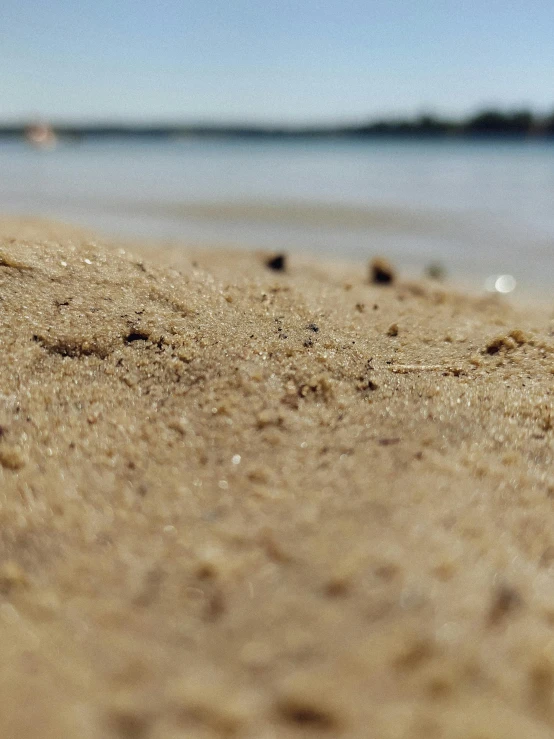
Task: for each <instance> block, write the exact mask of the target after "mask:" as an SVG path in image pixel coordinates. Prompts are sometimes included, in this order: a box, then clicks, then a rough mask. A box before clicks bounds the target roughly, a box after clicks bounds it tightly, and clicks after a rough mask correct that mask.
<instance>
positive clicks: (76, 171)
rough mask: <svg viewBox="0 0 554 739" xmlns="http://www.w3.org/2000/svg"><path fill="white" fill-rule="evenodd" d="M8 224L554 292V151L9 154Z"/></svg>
mask: <svg viewBox="0 0 554 739" xmlns="http://www.w3.org/2000/svg"><path fill="white" fill-rule="evenodd" d="M0 212H4V213H19V214H30V215H47V216H51V217H54V218H57V219H62V220H66V221H72V222H76V223H82V224H84V225H87V226H93V227H96V228H99V229H101V230H103V231H104V232H106V233H109V234H116V235H123V236H139V237H148V238H151V237H155V238H157V239H160V240H164V241H168V240H169V241H182V242H184V243H186V242H189V243H190V242H194V243H196V244H198V243H203V244H220V245H237V246H245V245H246V246H249V247H256V248H258V247H261V248H271V249H287V250H288V251H289V252H311V253H315V254H320V255H322V256H325V257H330V256H331V257H336V258H340V259H354V260H361V259H363V260H366V259H367V258H368V256H369V255H372V254H382V255H384V256H387V257H389V258H391V259H392V260H393V261H395V262H396V263H398V264H399V265H400V266H401V267H403V268H404V269H405V270H407V271H410V272H413V271H419V270H421V269H422V268H423V267H424V266H425V265H427V264H429V263H430V262H435V261H440V262H441V263H442V264H443V265H444V267H445V268H446V270H447V272H448V273H450V274H451V275H452V276H453V277H457V278H459V279H466V278H467V277H470V278H471V279H472V280H475V279H477V280H478V281H481V282H482V283H484V280H485V278H486V277H487V276H489V275H491V274H504V273H509V274H512V275H514V277H515V278H516V279H517V281H518V284H519V285H520V286H522V287H523V289H529V288H530V289H534V288H539V289H540V290H541V292H543V291H544V289H545V288H546V289H549V288H550V287H551V285H552V282H553V280H554V144H552V143H548V142H540V141H539V142H537V141H532V142H486V141H482V142H463V141H429V142H414V141H380V140H370V141H347V140H344V141H333V142H330V141H308V142H306V141H299V140H297V141H274V142H268V141H238V140H186V139H183V140H180V141H178V140H175V141H166V142H140V141H132V142H129V141H112V142H87V143H75V144H73V143H63V142H62V144H61V145H60V146H59V147H58V148H56V149H55V150H53V151H47V152H41V151H35V150H33V149H30V148H28V147H26V146H24V145H23V144H19V143H6V142H3V143H2V142H0Z"/></svg>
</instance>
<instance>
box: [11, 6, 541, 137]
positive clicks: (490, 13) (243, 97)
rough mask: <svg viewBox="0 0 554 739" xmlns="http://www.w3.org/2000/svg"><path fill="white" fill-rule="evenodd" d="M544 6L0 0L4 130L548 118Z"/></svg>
mask: <svg viewBox="0 0 554 739" xmlns="http://www.w3.org/2000/svg"><path fill="white" fill-rule="evenodd" d="M553 80H554V1H553V0H526V2H523V1H522V0H499V1H496V0H494V1H493V0H442V1H439V0H412V1H411V2H407V1H404V2H401V1H400V0H380V1H374V0H365V1H364V0H342V1H339V0H296V2H294V1H293V0H265V1H264V0H257V1H256V0H157V1H156V2H154V1H153V0H152V1H150V2H148V1H147V0H94V1H91V2H87V3H84V2H79V0H2V2H1V3H0V120H2V121H6V120H16V119H21V118H29V117H43V118H46V119H48V120H53V121H61V120H64V121H69V122H80V121H89V120H92V121H107V120H110V121H144V122H147V121H167V122H171V121H177V120H184V121H189V122H201V121H205V122H230V123H232V122H252V123H285V124H287V123H314V122H322V123H334V122H346V121H364V120H367V119H371V118H374V117H378V116H392V117H394V116H402V115H417V114H420V113H428V112H429V113H435V114H440V115H448V116H457V115H461V116H463V115H467V114H470V113H472V112H474V111H475V110H476V109H478V108H481V107H485V106H499V107H502V108H518V107H525V106H529V107H532V108H533V109H535V110H536V111H538V112H539V113H541V112H551V111H553V110H554V84H553Z"/></svg>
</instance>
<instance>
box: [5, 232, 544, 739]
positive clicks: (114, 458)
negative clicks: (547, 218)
mask: <svg viewBox="0 0 554 739" xmlns="http://www.w3.org/2000/svg"><path fill="white" fill-rule="evenodd" d="M372 256H374V255H373V254H368V257H367V261H369V259H370V258H371V257H372ZM383 256H385V257H386V256H387V255H386V254H384V255H383ZM266 261H267V255H263V254H260V253H251V252H246V251H245V252H231V251H226V252H222V251H217V252H215V251H207V250H204V251H203V250H201V249H192V248H191V249H188V250H186V249H179V248H171V249H170V248H165V249H163V248H157V249H156V248H154V247H149V246H147V245H140V244H136V245H133V246H132V247H131V248H130V249H129V247H128V245H121V244H118V243H109V242H105V241H102V240H101V239H98V238H96V237H95V236H94V235H93V234H88V233H84V232H82V231H80V230H79V229H76V228H71V227H64V226H58V225H56V224H50V223H47V222H41V221H21V220H16V219H12V220H3V221H1V222H0V338H1V344H0V346H1V347H2V353H1V357H0V517H1V519H0V520H1V524H0V645H1V655H2V658H1V660H0V696H1V710H0V735H1V736H3V737H6V738H11V737H14V738H15V737H17V739H35V737H37V736H40V737H41V739H60V737H64V738H66V739H112V738H113V739H116V738H130V737H133V739H134V738H137V739H185V738H187V739H197V738H198V739H208V738H211V737H227V736H232V737H244V739H289V738H290V739H295V738H296V737H325V736H329V737H335V736H336V737H352V739H358V738H359V739H416V738H420V739H433V738H434V737H436V738H440V739H443V738H446V739H522V737H525V738H526V739H547V738H549V737H551V736H552V734H553V731H554V407H553V405H554V312H553V310H552V306H550V307H546V308H544V307H537V308H523V307H516V306H514V305H512V304H510V302H509V301H508V300H506V299H505V298H502V297H500V296H496V297H494V296H470V295H465V294H462V293H461V292H457V291H456V290H454V289H452V288H450V287H448V286H447V285H443V284H441V283H439V282H436V281H434V282H433V281H428V282H425V281H421V282H413V281H409V282H408V281H406V280H404V279H403V278H402V276H401V275H400V276H394V278H393V279H392V281H391V282H389V283H387V282H378V283H372V282H371V280H370V278H369V272H368V269H367V263H361V262H360V263H359V264H352V265H333V264H331V263H329V264H328V263H325V262H323V261H318V260H316V259H314V258H309V257H291V258H289V259H288V260H287V261H286V262H285V264H284V267H285V269H283V270H275V269H270V268H269V267H268V266H267V264H266Z"/></svg>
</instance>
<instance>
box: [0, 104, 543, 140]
mask: <svg viewBox="0 0 554 739" xmlns="http://www.w3.org/2000/svg"><path fill="white" fill-rule="evenodd" d="M27 129H28V124H26V123H20V124H12V125H1V124H0V137H4V138H7V137H9V138H18V137H22V136H24V135H25V132H26V131H27ZM54 130H55V132H56V134H57V135H58V136H60V137H62V138H68V139H72V140H75V141H77V140H82V139H91V138H96V139H98V138H119V137H125V138H127V137H135V138H137V137H140V138H150V139H167V138H175V137H177V138H178V137H192V136H193V137H241V138H290V137H295V138H298V137H303V138H308V137H309V138H314V137H317V138H323V137H339V136H340V137H380V136H386V137H420V138H423V137H425V138H441V137H449V136H455V137H463V138H483V137H493V136H494V137H519V138H525V137H544V138H546V137H554V112H553V113H552V114H550V115H546V116H538V115H535V114H534V113H532V112H531V111H530V110H515V111H502V110H497V109H490V110H482V111H480V112H478V113H477V114H475V115H473V116H470V117H468V118H467V119H465V120H448V119H445V118H440V117H436V116H433V115H421V116H419V117H416V118H406V119H391V118H387V119H382V120H372V121H368V122H367V123H359V124H350V125H342V126H289V127H284V126H281V127H275V126H264V125H240V124H237V125H221V124H174V123H173V124H167V125H164V124H155V125H138V124H137V125H133V124H130V125H126V124H88V125H71V124H59V125H55V126H54Z"/></svg>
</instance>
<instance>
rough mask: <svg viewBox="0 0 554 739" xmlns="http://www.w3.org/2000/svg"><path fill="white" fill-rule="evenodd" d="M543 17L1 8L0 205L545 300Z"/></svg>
mask: <svg viewBox="0 0 554 739" xmlns="http://www.w3.org/2000/svg"><path fill="white" fill-rule="evenodd" d="M553 29H554V3H552V0H527V2H523V0H512V1H511V2H505V0H504V2H496V1H492V0H484V1H479V2H478V1H477V0H468V1H467V2H465V3H460V2H459V1H458V0H442V1H441V2H439V1H438V0H434V1H433V0H420V1H419V2H418V3H407V2H400V0H388V1H387V2H385V1H384V0H383V1H382V2H376V1H372V0H365V1H363V0H342V2H338V0H297V1H296V2H288V0H279V1H278V0H272V1H271V2H260V1H259V0H258V1H256V0H238V1H236V2H229V1H228V0H227V2H225V1H224V0H211V1H210V2H209V3H207V2H200V1H199V0H166V1H163V0H162V1H161V2H157V3H153V2H148V1H147V0H119V2H118V3H113V1H111V0H110V1H108V0H99V1H98V2H95V3H89V4H86V5H85V4H80V3H75V2H74V0H17V1H16V0H3V3H2V8H1V10H0V63H1V70H2V71H1V75H0V213H2V214H17V215H29V216H39V215H42V216H48V217H53V218H56V219H58V220H64V221H69V222H73V223H78V224H83V225H85V226H92V227H95V228H97V229H100V230H101V231H103V232H104V233H107V234H110V235H111V234H113V235H117V236H125V237H147V238H154V239H157V240H160V241H171V242H175V241H178V242H183V243H194V244H206V245H224V246H237V247H244V246H246V247H255V248H258V247H265V248H271V249H286V250H288V251H289V252H292V253H294V252H311V253H315V254H318V255H323V256H325V257H333V258H338V259H362V258H363V259H366V258H367V257H368V255H371V254H376V253H379V254H382V255H384V256H386V257H388V258H390V259H392V260H394V261H395V262H396V263H398V264H399V265H400V266H401V267H402V268H403V269H404V270H405V271H406V272H409V273H414V274H415V273H421V271H422V270H425V269H429V268H431V269H432V270H434V273H435V274H439V273H440V271H441V270H443V269H444V270H446V272H447V273H448V274H449V275H450V276H452V277H454V278H456V279H459V280H461V281H466V282H467V281H471V282H472V283H473V284H475V285H476V286H480V287H481V288H483V287H486V288H487V289H490V290H495V289H497V290H498V289H499V290H500V291H509V290H511V289H513V287H514V286H517V287H518V289H520V290H528V291H529V290H531V291H535V290H536V291H540V292H541V293H542V294H545V292H548V291H549V290H550V289H551V286H552V280H553V278H554V86H553V84H552V80H553V70H554V43H553V42H552V31H553ZM500 275H509V276H511V279H498V277H499V276H500Z"/></svg>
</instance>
